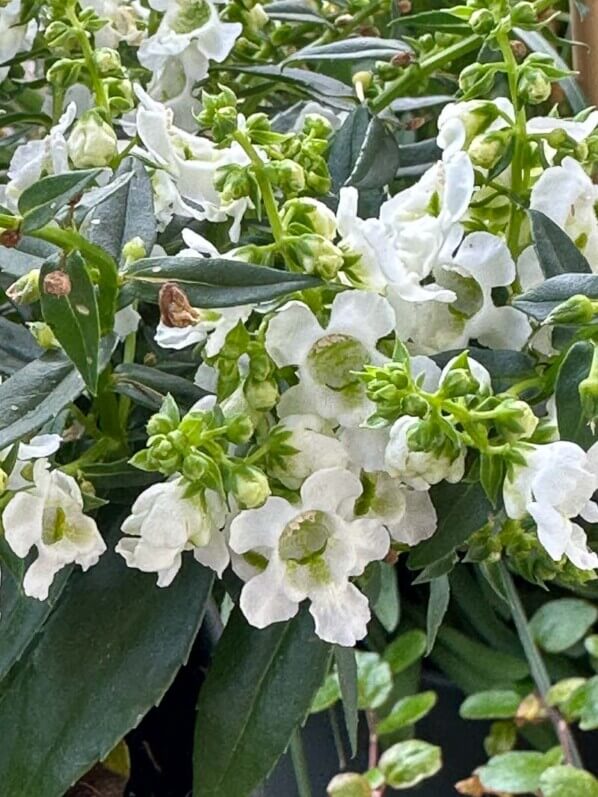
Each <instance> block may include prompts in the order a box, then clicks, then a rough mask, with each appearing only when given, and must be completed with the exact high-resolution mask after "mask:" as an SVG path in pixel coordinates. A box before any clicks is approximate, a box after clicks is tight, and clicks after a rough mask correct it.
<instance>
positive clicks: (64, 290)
mask: <svg viewBox="0 0 598 797" xmlns="http://www.w3.org/2000/svg"><path fill="white" fill-rule="evenodd" d="M71 288H72V285H71V278H70V277H69V275H68V274H66V273H65V272H64V271H51V272H50V273H49V274H46V276H45V277H44V282H43V290H44V293H47V294H49V295H50V296H68V295H69V293H70V292H71Z"/></svg>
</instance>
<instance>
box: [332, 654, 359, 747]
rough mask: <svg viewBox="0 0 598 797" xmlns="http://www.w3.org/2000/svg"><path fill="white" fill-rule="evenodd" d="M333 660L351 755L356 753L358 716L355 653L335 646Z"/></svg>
mask: <svg viewBox="0 0 598 797" xmlns="http://www.w3.org/2000/svg"><path fill="white" fill-rule="evenodd" d="M334 660H335V662H336V669H337V672H338V681H339V684H340V689H341V698H342V701H343V714H344V716H345V726H346V728H347V736H348V737H349V744H350V746H351V755H352V756H354V755H355V754H356V753H357V724H358V721H359V715H358V713H357V700H358V688H357V661H356V659H355V651H354V650H353V649H351V648H343V647H340V646H339V645H337V646H336V647H335V648H334Z"/></svg>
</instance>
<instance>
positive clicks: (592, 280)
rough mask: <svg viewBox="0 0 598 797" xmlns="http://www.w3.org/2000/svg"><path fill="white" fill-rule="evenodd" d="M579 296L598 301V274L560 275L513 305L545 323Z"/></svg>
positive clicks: (533, 289) (527, 293) (542, 284)
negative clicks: (567, 302) (545, 320)
mask: <svg viewBox="0 0 598 797" xmlns="http://www.w3.org/2000/svg"><path fill="white" fill-rule="evenodd" d="M578 294H584V295H585V296H589V297H590V299H598V274H559V275H558V276H556V277H551V278H550V279H547V280H546V282H543V283H541V284H540V285H538V286H536V287H535V288H531V289H530V290H529V291H527V292H526V293H523V294H522V295H521V296H518V297H517V299H515V301H514V302H513V304H514V306H515V307H516V308H517V309H518V310H521V311H522V312H524V313H526V314H527V315H531V316H532V318H536V319H537V320H538V321H544V319H545V318H547V317H548V315H550V313H551V312H552V311H553V310H554V308H555V307H558V305H559V304H562V303H563V302H564V301H566V300H567V299H570V298H571V297H572V296H577V295H578Z"/></svg>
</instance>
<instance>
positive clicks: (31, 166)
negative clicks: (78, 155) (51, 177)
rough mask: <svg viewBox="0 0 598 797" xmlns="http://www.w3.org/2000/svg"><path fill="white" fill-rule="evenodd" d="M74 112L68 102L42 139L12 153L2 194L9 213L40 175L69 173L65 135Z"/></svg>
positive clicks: (73, 104)
mask: <svg viewBox="0 0 598 797" xmlns="http://www.w3.org/2000/svg"><path fill="white" fill-rule="evenodd" d="M76 112H77V108H76V106H75V103H73V102H72V103H71V104H70V105H69V106H68V107H67V109H66V111H65V112H64V113H63V114H62V116H61V117H60V120H59V121H58V123H57V124H56V125H54V127H53V128H52V129H51V130H50V132H49V133H48V135H47V136H46V137H45V138H42V139H39V140H32V141H28V142H27V143H26V144H21V146H20V147H17V149H16V150H15V153H14V155H13V156H12V159H11V161H10V166H9V167H8V172H7V176H8V183H7V185H6V187H5V191H4V202H5V203H6V204H7V205H9V206H10V207H11V208H12V209H14V210H16V209H17V201H18V199H19V197H20V195H21V194H22V193H23V191H24V190H25V189H26V188H29V186H31V185H34V183H36V182H37V181H38V180H39V179H40V177H42V176H43V175H44V174H62V173H63V172H68V171H69V159H68V146H67V143H66V139H65V133H66V131H67V130H68V129H69V127H70V126H71V124H72V123H73V120H74V119H75V114H76Z"/></svg>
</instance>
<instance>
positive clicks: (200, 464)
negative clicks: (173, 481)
mask: <svg viewBox="0 0 598 797" xmlns="http://www.w3.org/2000/svg"><path fill="white" fill-rule="evenodd" d="M209 464H210V460H209V458H208V457H206V455H205V454H202V453H200V452H199V451H191V452H190V453H189V454H187V456H186V457H185V458H184V459H183V467H182V472H183V476H184V477H185V478H186V479H189V481H190V482H196V481H200V480H201V479H202V478H203V477H204V475H205V473H206V470H207V467H208V466H209Z"/></svg>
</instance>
